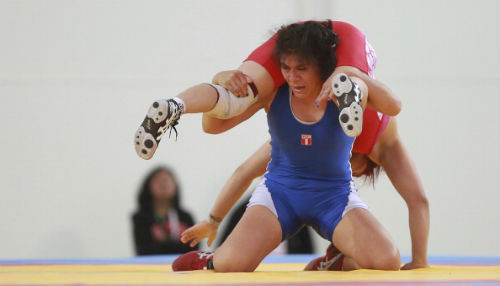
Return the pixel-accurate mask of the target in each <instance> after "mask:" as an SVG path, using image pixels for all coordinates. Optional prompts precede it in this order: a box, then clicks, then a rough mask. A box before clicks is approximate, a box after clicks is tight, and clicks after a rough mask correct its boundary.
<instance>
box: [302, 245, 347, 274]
mask: <svg viewBox="0 0 500 286" xmlns="http://www.w3.org/2000/svg"><path fill="white" fill-rule="evenodd" d="M343 262H344V254H342V252H340V251H339V250H338V249H337V248H335V246H333V243H332V244H330V246H328V248H327V249H326V255H324V256H321V257H318V258H316V259H314V260H312V261H311V262H309V263H308V264H307V265H306V268H304V270H305V271H342V264H343Z"/></svg>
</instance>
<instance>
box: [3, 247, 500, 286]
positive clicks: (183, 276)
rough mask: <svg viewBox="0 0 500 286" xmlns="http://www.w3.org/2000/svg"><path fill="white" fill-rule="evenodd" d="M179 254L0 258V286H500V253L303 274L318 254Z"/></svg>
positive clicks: (404, 259)
mask: <svg viewBox="0 0 500 286" xmlns="http://www.w3.org/2000/svg"><path fill="white" fill-rule="evenodd" d="M176 257H177V256H175V255H163V256H143V257H136V258H130V259H99V260H88V259H86V260H81V259H80V260H67V259H66V260H0V285H406V286H409V285H432V286H434V285H436V286H438V285H439V286H444V285H461V286H464V285H500V257H430V258H429V259H430V263H431V265H432V267H431V268H428V269H419V270H411V271H378V270H357V271H351V272H312V271H310V272H304V271H302V268H303V267H304V266H305V264H307V262H309V261H310V260H312V259H313V258H315V257H316V256H315V255H285V256H269V257H267V258H266V259H265V260H264V261H263V263H262V264H261V265H260V266H259V268H257V270H256V271H255V272H253V273H215V272H213V271H208V270H202V271H190V272H172V268H171V267H170V264H171V263H172V261H173V260H174V259H175V258H176ZM402 260H403V261H408V260H409V259H408V257H403V259H402Z"/></svg>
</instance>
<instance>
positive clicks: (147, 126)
mask: <svg viewBox="0 0 500 286" xmlns="http://www.w3.org/2000/svg"><path fill="white" fill-rule="evenodd" d="M181 114H182V108H181V107H180V106H179V104H178V103H177V102H176V101H175V100H173V99H168V100H167V99H159V100H157V101H155V102H154V103H153V104H152V105H151V107H150V108H149V110H148V113H147V114H146V118H144V121H143V122H142V124H141V126H139V128H138V129H137V131H136V132H135V135H134V145H135V152H136V153H137V155H139V157H141V158H142V159H145V160H149V159H151V157H153V154H154V153H155V151H156V149H157V148H158V143H160V140H161V137H162V136H163V135H164V134H165V133H166V132H167V130H168V129H169V128H170V132H172V129H173V130H174V131H175V136H176V137H177V129H175V125H177V124H178V121H179V118H180V116H181Z"/></svg>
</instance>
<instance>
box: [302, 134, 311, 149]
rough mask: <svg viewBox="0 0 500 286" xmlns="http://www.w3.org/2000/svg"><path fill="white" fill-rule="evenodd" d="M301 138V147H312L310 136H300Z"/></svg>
mask: <svg viewBox="0 0 500 286" xmlns="http://www.w3.org/2000/svg"><path fill="white" fill-rule="evenodd" d="M301 137H302V138H301V144H302V145H306V146H310V145H312V135H308V134H302V135H301Z"/></svg>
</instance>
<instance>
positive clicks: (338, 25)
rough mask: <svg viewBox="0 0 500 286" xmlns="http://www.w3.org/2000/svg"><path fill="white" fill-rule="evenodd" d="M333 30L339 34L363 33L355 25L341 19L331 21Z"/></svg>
mask: <svg viewBox="0 0 500 286" xmlns="http://www.w3.org/2000/svg"><path fill="white" fill-rule="evenodd" d="M332 26H333V32H335V33H336V34H339V35H343V34H359V35H363V33H362V32H361V30H360V29H358V28H357V27H356V26H354V25H352V24H349V23H347V22H342V21H332Z"/></svg>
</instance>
